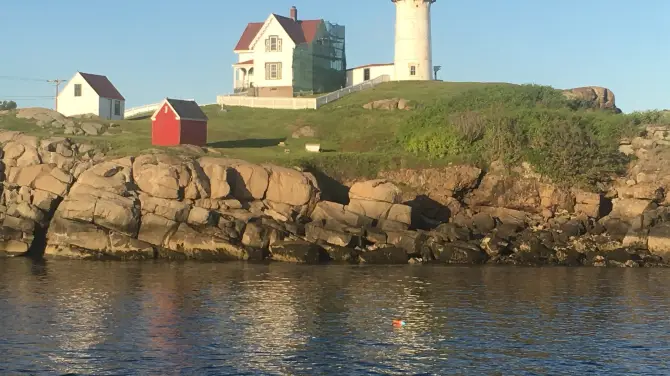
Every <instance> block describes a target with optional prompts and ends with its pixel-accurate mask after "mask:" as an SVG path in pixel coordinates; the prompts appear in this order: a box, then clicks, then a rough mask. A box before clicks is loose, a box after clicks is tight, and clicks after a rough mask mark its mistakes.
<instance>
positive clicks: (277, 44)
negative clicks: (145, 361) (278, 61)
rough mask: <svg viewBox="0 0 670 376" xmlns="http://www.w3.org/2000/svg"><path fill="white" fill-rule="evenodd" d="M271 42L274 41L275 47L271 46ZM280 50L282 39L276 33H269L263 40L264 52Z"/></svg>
mask: <svg viewBox="0 0 670 376" xmlns="http://www.w3.org/2000/svg"><path fill="white" fill-rule="evenodd" d="M272 42H274V46H275V48H274V49H273V48H272ZM281 50H282V40H281V38H280V37H279V36H278V35H270V36H269V37H268V38H267V39H266V40H265V52H281Z"/></svg>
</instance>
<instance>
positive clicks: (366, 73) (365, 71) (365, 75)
mask: <svg viewBox="0 0 670 376" xmlns="http://www.w3.org/2000/svg"><path fill="white" fill-rule="evenodd" d="M369 79H370V68H365V69H363V81H368V80H369Z"/></svg>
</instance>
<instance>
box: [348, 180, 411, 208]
mask: <svg viewBox="0 0 670 376" xmlns="http://www.w3.org/2000/svg"><path fill="white" fill-rule="evenodd" d="M349 197H350V198H352V199H359V200H370V201H382V202H388V203H391V204H399V203H400V202H402V191H401V190H400V188H398V187H397V186H396V185H395V184H393V183H391V182H390V181H388V180H386V179H375V180H367V181H361V182H357V183H354V185H352V186H351V189H350V190H349Z"/></svg>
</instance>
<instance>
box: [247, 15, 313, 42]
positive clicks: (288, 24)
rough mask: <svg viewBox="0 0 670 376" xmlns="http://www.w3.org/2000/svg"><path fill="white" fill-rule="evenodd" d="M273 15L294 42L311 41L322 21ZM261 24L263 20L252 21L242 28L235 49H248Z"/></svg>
mask: <svg viewBox="0 0 670 376" xmlns="http://www.w3.org/2000/svg"><path fill="white" fill-rule="evenodd" d="M273 16H275V18H276V19H277V21H278V22H279V24H280V25H281V26H282V28H284V30H285V31H286V34H288V35H289V37H291V39H292V40H293V42H295V44H301V43H311V42H312V41H313V40H314V38H315V37H316V32H317V31H318V30H319V25H320V24H321V22H323V21H322V20H304V21H302V20H300V21H294V20H293V19H292V18H288V17H284V16H280V15H277V14H273ZM263 25H264V22H252V23H250V24H248V25H247V27H246V29H244V32H243V33H242V37H240V40H239V42H237V46H235V51H240V50H242V51H244V50H248V49H249V47H250V45H251V42H252V41H253V40H254V38H256V35H257V34H258V32H260V31H261V28H262V27H263Z"/></svg>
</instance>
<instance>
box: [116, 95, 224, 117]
mask: <svg viewBox="0 0 670 376" xmlns="http://www.w3.org/2000/svg"><path fill="white" fill-rule="evenodd" d="M185 100H187V101H192V100H193V99H185ZM161 104H163V102H162V101H161V102H158V103H152V104H145V105H143V106H137V107H132V108H128V109H126V110H125V111H124V112H123V117H124V118H125V119H129V118H133V117H136V116H138V115H146V114H153V113H154V112H155V111H156V110H157V109H158V107H160V105H161ZM214 104H218V103H208V104H200V107H202V106H211V105H214Z"/></svg>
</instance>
